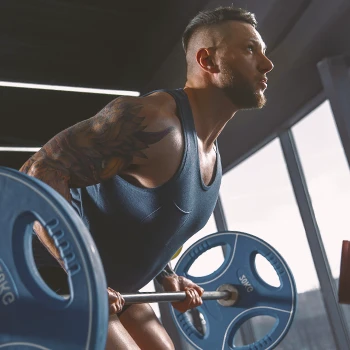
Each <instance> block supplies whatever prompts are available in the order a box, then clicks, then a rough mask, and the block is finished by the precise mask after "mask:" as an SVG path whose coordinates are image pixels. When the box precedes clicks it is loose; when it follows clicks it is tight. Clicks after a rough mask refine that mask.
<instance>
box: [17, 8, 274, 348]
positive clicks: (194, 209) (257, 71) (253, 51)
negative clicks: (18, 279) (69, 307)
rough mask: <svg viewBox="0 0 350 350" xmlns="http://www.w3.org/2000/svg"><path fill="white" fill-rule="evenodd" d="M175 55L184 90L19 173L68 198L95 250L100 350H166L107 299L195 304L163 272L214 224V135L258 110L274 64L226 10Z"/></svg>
mask: <svg viewBox="0 0 350 350" xmlns="http://www.w3.org/2000/svg"><path fill="white" fill-rule="evenodd" d="M183 47H184V50H185V54H186V60H187V81H186V84H185V87H184V88H183V89H177V90H173V91H165V90H161V91H155V92H152V93H150V94H147V95H145V96H142V97H120V98H117V99H115V100H113V101H111V102H110V103H109V104H108V105H107V106H106V107H105V108H103V109H102V110H101V111H100V112H99V113H97V114H96V115H95V116H93V117H92V118H90V119H87V120H84V121H82V122H80V123H78V124H76V125H73V126H72V127H70V128H68V129H66V130H64V131H62V132H60V133H59V134H57V135H56V136H55V137H54V138H52V139H51V140H50V141H48V142H47V144H45V145H44V146H43V147H42V149H41V150H40V151H39V152H37V153H36V154H34V155H33V157H31V158H30V159H29V160H28V161H27V162H26V163H25V164H24V165H23V166H22V168H21V171H23V172H25V173H27V174H29V175H31V176H35V177H36V178H38V179H40V180H42V181H44V182H46V183H47V184H49V185H50V186H52V187H53V188H54V189H55V190H56V191H57V192H59V193H60V194H61V195H62V196H63V197H64V198H66V199H67V201H68V202H69V203H71V204H72V205H73V207H74V208H75V209H76V211H77V213H78V214H79V215H80V216H81V218H82V220H83V221H84V222H85V224H86V225H87V227H88V229H89V230H90V232H91V234H92V236H93V238H94V240H95V242H96V245H97V247H98V250H99V253H100V256H101V259H102V262H103V266H104V269H105V273H106V278H107V282H108V286H109V289H108V294H109V301H110V314H111V316H110V322H109V329H108V340H107V348H117V349H128V350H130V349H139V348H141V349H152V350H155V349H173V348H174V346H173V344H172V342H171V339H170V338H169V336H168V335H167V334H166V332H165V330H164V328H162V326H161V324H160V323H159V322H158V320H157V318H156V317H155V315H154V313H153V311H152V310H151V308H150V307H149V305H132V306H130V307H128V308H125V307H124V308H123V310H122V312H121V313H120V311H121V308H122V306H123V300H122V299H121V297H120V295H119V294H118V293H116V292H114V291H117V292H135V291H137V290H139V289H140V288H142V287H143V286H144V285H146V284H147V283H148V282H149V281H151V280H152V279H153V278H157V280H158V281H159V282H160V283H161V284H162V285H163V287H164V289H165V290H167V291H169V290H172V291H176V290H186V293H187V298H186V300H185V301H184V302H181V303H174V304H173V306H174V307H176V308H178V309H179V310H180V311H185V310H187V309H189V308H192V307H196V306H198V305H200V304H201V302H202V301H201V298H200V296H201V294H202V292H203V290H202V289H201V288H200V287H199V286H197V285H195V284H193V283H192V282H191V281H189V280H187V279H185V278H181V277H179V276H177V275H175V274H174V273H173V272H172V271H171V269H170V268H169V266H168V267H167V266H166V265H167V263H168V262H169V261H170V259H171V257H172V256H173V254H174V253H175V252H176V250H177V249H178V248H179V247H180V246H181V245H182V244H183V243H184V242H185V241H186V240H187V239H188V238H189V237H191V236H192V235H193V234H195V233H196V232H197V231H199V230H200V229H201V228H202V227H203V226H204V225H205V224H206V222H207V220H208V219H209V217H210V215H211V214H212V211H213V209H214V206H215V203H216V201H217V197H218V192H219V187H220V180H221V163H220V156H219V152H218V148H217V145H216V139H217V137H218V136H219V134H220V132H221V131H222V130H223V128H224V127H225V125H226V123H227V122H228V121H229V120H230V119H231V118H232V117H233V116H234V115H235V113H236V112H237V111H238V110H240V109H248V108H261V107H263V106H264V104H265V97H264V91H265V89H266V87H267V85H266V83H267V78H266V74H267V73H268V72H269V71H271V69H272V68H273V64H272V63H271V61H270V60H269V59H268V58H267V57H266V56H265V49H266V48H265V44H264V42H263V40H262V38H261V36H260V35H259V33H258V32H257V30H256V20H255V17H254V15H253V14H251V13H249V12H247V11H245V10H242V9H237V8H233V7H227V8H218V9H215V10H211V11H206V12H202V13H199V14H198V15H197V16H196V17H195V18H194V19H193V20H192V21H191V22H190V23H189V25H188V26H187V28H186V30H185V32H184V35H183ZM35 232H36V234H37V237H38V238H39V239H40V241H41V242H42V243H43V244H44V246H45V247H46V248H47V250H48V251H49V252H51V254H52V255H53V256H54V257H55V258H56V259H58V261H59V258H60V257H59V253H58V251H57V249H56V248H55V247H54V245H53V243H52V240H51V239H50V237H49V235H48V234H47V233H46V232H45V230H43V229H42V228H41V227H40V225H39V224H36V225H35ZM35 242H36V241H35V240H34V250H35V252H36V255H37V256H39V258H40V260H38V261H39V263H38V264H39V265H40V266H41V272H42V275H43V276H46V278H47V279H51V280H53V282H54V283H55V284H56V287H55V288H57V290H58V291H61V292H63V288H64V281H62V283H61V282H60V273H62V271H63V270H62V269H61V268H60V267H59V265H57V263H56V260H54V259H53V258H52V260H53V261H51V262H50V261H49V259H48V257H45V256H44V255H45V254H44V252H47V251H46V249H43V248H42V245H41V244H38V241H37V242H36V243H35ZM40 249H42V250H43V252H40ZM49 256H50V257H51V255H49ZM54 264H56V266H53V265H54ZM164 267H165V269H164ZM162 269H164V270H163V272H162ZM64 275H65V274H64V273H63V276H64Z"/></svg>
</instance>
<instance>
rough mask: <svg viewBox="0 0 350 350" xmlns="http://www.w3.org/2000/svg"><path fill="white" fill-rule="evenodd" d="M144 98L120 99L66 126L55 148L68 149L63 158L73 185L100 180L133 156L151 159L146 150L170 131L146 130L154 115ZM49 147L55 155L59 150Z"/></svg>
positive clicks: (113, 172) (124, 166)
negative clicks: (68, 126) (149, 115)
mask: <svg viewBox="0 0 350 350" xmlns="http://www.w3.org/2000/svg"><path fill="white" fill-rule="evenodd" d="M146 109H147V108H145V107H144V106H143V105H142V103H141V100H140V99H137V98H119V99H116V100H114V101H112V102H111V103H109V104H108V105H107V106H106V107H105V108H104V109H102V110H101V111H100V112H99V113H98V114H97V115H96V116H94V117H92V118H90V119H87V120H85V121H83V122H81V123H78V124H76V125H74V126H72V127H71V128H68V129H66V130H65V131H63V132H62V133H60V134H59V135H57V137H56V140H53V142H51V146H52V148H57V149H58V152H59V149H60V148H62V149H63V150H64V152H63V154H61V156H60V159H59V161H61V162H62V163H64V164H62V165H63V166H65V167H68V168H69V172H70V181H69V184H70V186H72V187H82V186H88V185H92V184H95V183H99V182H101V181H102V180H106V179H108V178H111V177H112V176H114V175H116V174H117V173H119V172H120V171H122V170H124V169H125V168H127V167H128V166H129V165H130V164H131V163H132V162H133V159H135V158H139V159H147V156H146V153H145V150H146V149H147V148H148V147H149V146H150V145H151V144H154V143H156V142H158V141H160V140H161V139H162V138H163V137H165V136H166V135H167V134H168V133H169V132H170V130H160V131H152V132H149V131H146V130H145V129H146V128H147V127H148V123H149V120H150V118H149V117H148V116H147V111H146ZM47 150H49V152H51V153H52V155H54V154H55V150H54V149H52V150H50V146H48V147H47Z"/></svg>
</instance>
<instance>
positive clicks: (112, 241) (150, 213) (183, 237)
mask: <svg viewBox="0 0 350 350" xmlns="http://www.w3.org/2000/svg"><path fill="white" fill-rule="evenodd" d="M161 91H165V92H167V93H169V94H170V95H171V96H173V98H174V99H175V101H176V105H177V111H178V115H179V117H180V120H181V124H182V129H183V134H184V154H183V158H182V162H181V165H180V166H179V168H178V170H177V172H176V173H175V174H174V176H173V177H172V178H171V179H170V180H169V181H168V182H166V183H165V184H163V185H161V186H159V187H156V188H141V187H137V186H135V185H133V184H130V183H129V182H127V181H126V180H125V179H123V178H122V177H120V176H118V175H117V176H115V177H113V178H111V179H109V180H107V181H103V182H101V183H99V184H97V185H93V186H89V187H86V188H79V189H71V194H72V197H73V202H72V205H73V207H74V208H75V209H76V210H77V212H78V213H79V215H80V216H81V218H82V220H83V221H84V223H85V224H86V226H87V228H88V229H89V231H90V232H91V235H92V237H93V239H94V241H95V243H96V246H97V248H98V251H99V254H100V256H101V259H102V263H103V267H104V269H105V273H106V278H107V283H108V286H110V287H111V288H113V289H115V290H117V291H120V292H124V293H125V292H134V291H137V290H139V289H140V288H142V287H143V286H145V285H146V284H147V283H148V282H149V281H151V280H152V279H153V278H154V277H155V276H156V275H157V274H158V273H159V272H161V271H162V269H163V268H164V267H165V265H166V264H167V263H168V262H169V261H170V260H171V258H172V256H173V255H174V254H175V252H176V251H177V250H178V249H179V247H180V246H182V245H183V244H184V243H185V242H186V241H187V240H188V239H189V238H190V237H191V236H192V235H194V234H195V233H196V232H198V231H199V230H200V229H201V228H203V227H204V226H205V224H206V223H207V221H208V219H209V218H210V216H211V214H212V212H213V210H214V207H215V204H216V201H217V198H218V193H219V187H220V183H221V176H222V169H221V161H220V155H219V152H218V148H217V147H216V165H215V169H214V176H213V179H212V181H211V184H210V185H209V186H207V185H205V184H204V182H203V180H202V176H201V172H200V165H199V156H198V147H197V134H196V131H195V126H194V121H193V117H192V112H191V107H190V104H189V101H188V98H187V95H186V93H185V92H184V91H183V89H178V90H171V91H167V90H161Z"/></svg>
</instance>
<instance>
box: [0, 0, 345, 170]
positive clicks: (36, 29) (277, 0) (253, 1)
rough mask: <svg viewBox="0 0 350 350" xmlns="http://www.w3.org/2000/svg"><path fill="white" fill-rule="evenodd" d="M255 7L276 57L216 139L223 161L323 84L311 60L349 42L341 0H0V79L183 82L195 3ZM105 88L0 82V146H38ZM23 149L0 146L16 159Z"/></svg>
mask: <svg viewBox="0 0 350 350" xmlns="http://www.w3.org/2000/svg"><path fill="white" fill-rule="evenodd" d="M232 3H233V4H234V5H237V6H241V7H244V8H246V9H248V10H249V11H252V12H254V13H255V14H256V16H257V19H258V21H259V27H258V30H259V31H260V33H261V34H262V36H263V38H264V40H265V42H266V43H267V46H268V55H269V57H270V58H271V59H272V60H273V62H274V64H275V68H274V70H273V71H272V72H271V74H270V79H269V88H268V90H267V97H268V101H269V102H268V105H267V106H266V107H265V108H264V109H263V110H262V111H244V112H240V113H238V114H237V117H235V118H234V119H233V120H232V121H231V122H230V123H229V124H228V126H227V128H226V129H225V130H224V132H223V134H222V135H221V136H220V138H219V145H220V150H221V155H222V160H223V165H224V168H225V169H226V170H227V169H229V168H230V167H231V166H232V165H233V164H236V163H237V162H238V161H239V160H240V159H242V158H243V157H245V156H246V155H247V154H248V153H249V152H251V150H252V149H254V148H256V147H257V146H258V145H260V144H262V143H263V142H265V141H266V139H268V138H269V137H271V135H274V134H275V133H276V132H277V130H278V129H279V128H280V127H281V125H284V124H285V123H286V122H287V121H288V120H289V119H290V118H292V117H293V116H294V115H295V113H296V112H297V111H298V110H299V109H300V108H301V107H302V106H303V105H305V104H306V103H307V102H308V101H309V100H310V99H311V98H313V97H314V96H316V95H317V94H318V93H320V91H322V86H321V81H320V78H319V75H318V71H317V66H316V64H317V62H319V61H320V60H322V59H323V58H325V57H329V56H334V55H338V54H347V53H348V52H349V51H350V40H349V39H348V33H350V20H349V19H350V17H349V13H350V2H349V1H348V0H332V1H329V0H313V1H312V0H294V1H287V0H284V1H281V0H246V1H243V0H242V1H232V0H230V1H226V0H222V1H220V0H212V1H209V0H177V1H170V0H168V1H166V0H149V1H147V2H145V1H140V0H139V1H136V0H134V1H132V0H130V1H112V0H109V1H107V0H100V1H99V2H97V1H91V0H31V1H28V0H1V1H0V80H5V81H18V82H32V83H42V84H53V85H69V86H81V87H95V88H108V89H123V90H136V91H140V92H141V93H144V92H146V91H148V89H153V88H175V87H182V86H183V83H184V81H185V65H184V57H183V54H182V52H181V46H180V39H181V34H182V32H183V30H184V28H185V26H186V24H187V23H188V21H189V19H190V18H191V17H193V16H194V15H195V14H196V13H197V12H198V11H199V10H201V9H205V8H213V7H216V6H218V5H230V4H232ZM113 98H114V97H113V96H110V95H96V94H82V93H69V92H57V91H43V90H29V89H18V88H5V87H0V115H1V121H2V123H1V128H0V146H1V145H16V146H19V145H22V146H40V145H42V144H44V143H45V142H47V141H48V140H49V139H50V138H51V137H52V136H53V135H54V134H56V133H57V132H59V131H60V130H62V129H64V128H66V127H68V126H70V125H72V124H74V123H76V122H78V121H79V120H82V119H85V118H89V117H91V116H92V115H94V114H95V113H96V112H97V111H98V110H99V109H101V108H102V107H103V106H104V105H105V104H106V103H107V102H109V101H110V100H111V99H113ZM29 156H30V154H27V153H13V152H11V153H4V152H1V153H0V165H4V166H9V167H13V168H19V167H20V166H21V164H22V163H23V162H24V161H25V160H26V159H27V158H28V157H29Z"/></svg>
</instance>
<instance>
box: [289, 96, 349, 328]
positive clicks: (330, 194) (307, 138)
mask: <svg viewBox="0 0 350 350" xmlns="http://www.w3.org/2000/svg"><path fill="white" fill-rule="evenodd" d="M292 131H293V135H294V139H295V142H296V146H297V149H298V152H299V155H300V160H301V163H302V166H303V170H304V174H305V178H306V183H307V186H308V189H309V193H310V196H311V199H312V205H313V208H314V211H315V216H316V219H317V223H318V226H319V229H320V233H321V237H322V241H323V244H324V247H325V250H326V253H327V258H328V261H329V264H330V267H331V271H332V275H333V278H334V280H335V284H336V287H337V288H338V278H339V272H340V256H341V246H342V241H343V240H349V239H350V234H349V231H350V215H349V208H350V174H349V167H348V163H347V161H346V158H345V154H344V150H343V147H342V144H341V141H340V138H339V134H338V131H337V127H336V124H335V121H334V118H333V113H332V110H331V107H330V104H329V101H328V100H327V101H325V102H324V103H322V104H321V105H320V106H319V107H318V108H316V109H315V110H314V111H313V112H311V113H310V114H309V115H307V116H306V117H305V118H304V119H302V120H301V121H300V122H299V123H298V124H296V125H295V126H294V127H293V129H292ZM343 310H344V311H345V315H346V317H347V319H348V325H349V326H350V306H348V305H346V306H345V305H344V306H343Z"/></svg>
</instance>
